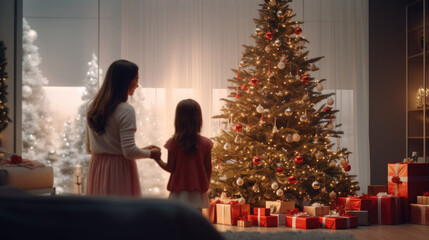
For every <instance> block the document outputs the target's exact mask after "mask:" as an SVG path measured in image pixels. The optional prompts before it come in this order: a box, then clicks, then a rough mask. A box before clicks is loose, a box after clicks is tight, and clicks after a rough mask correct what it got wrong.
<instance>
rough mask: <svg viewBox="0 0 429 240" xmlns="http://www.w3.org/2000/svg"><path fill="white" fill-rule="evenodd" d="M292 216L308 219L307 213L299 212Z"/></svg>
mask: <svg viewBox="0 0 429 240" xmlns="http://www.w3.org/2000/svg"><path fill="white" fill-rule="evenodd" d="M293 216H294V217H308V216H309V214H308V212H299V213H295V214H294V215H293Z"/></svg>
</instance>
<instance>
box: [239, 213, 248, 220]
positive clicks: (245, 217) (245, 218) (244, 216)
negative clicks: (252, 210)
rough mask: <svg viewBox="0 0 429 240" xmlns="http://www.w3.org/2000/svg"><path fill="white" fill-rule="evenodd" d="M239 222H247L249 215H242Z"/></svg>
mask: <svg viewBox="0 0 429 240" xmlns="http://www.w3.org/2000/svg"><path fill="white" fill-rule="evenodd" d="M238 220H241V221H246V220H247V214H244V215H241V216H240V217H239V218H238Z"/></svg>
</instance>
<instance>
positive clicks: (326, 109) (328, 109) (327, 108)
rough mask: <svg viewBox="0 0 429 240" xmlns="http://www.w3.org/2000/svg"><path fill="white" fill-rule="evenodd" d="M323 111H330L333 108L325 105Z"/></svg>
mask: <svg viewBox="0 0 429 240" xmlns="http://www.w3.org/2000/svg"><path fill="white" fill-rule="evenodd" d="M323 111H324V112H330V111H331V108H330V107H325V108H324V109H323Z"/></svg>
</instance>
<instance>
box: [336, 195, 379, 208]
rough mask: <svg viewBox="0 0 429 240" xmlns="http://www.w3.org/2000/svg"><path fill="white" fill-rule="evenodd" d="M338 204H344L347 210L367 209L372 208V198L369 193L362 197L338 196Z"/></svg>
mask: <svg viewBox="0 0 429 240" xmlns="http://www.w3.org/2000/svg"><path fill="white" fill-rule="evenodd" d="M337 204H338V205H341V206H344V207H345V209H346V210H367V211H369V210H370V209H371V200H370V199H369V196H368V195H364V196H362V197H359V196H349V197H338V198H337Z"/></svg>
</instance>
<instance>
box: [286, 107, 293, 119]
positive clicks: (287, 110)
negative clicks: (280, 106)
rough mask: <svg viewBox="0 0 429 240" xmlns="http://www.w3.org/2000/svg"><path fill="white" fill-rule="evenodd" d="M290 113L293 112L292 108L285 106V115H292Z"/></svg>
mask: <svg viewBox="0 0 429 240" xmlns="http://www.w3.org/2000/svg"><path fill="white" fill-rule="evenodd" d="M292 114H293V112H292V109H290V108H289V107H288V108H286V110H285V115H286V116H287V117H290V116H292Z"/></svg>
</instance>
